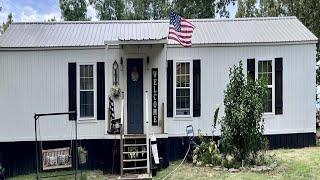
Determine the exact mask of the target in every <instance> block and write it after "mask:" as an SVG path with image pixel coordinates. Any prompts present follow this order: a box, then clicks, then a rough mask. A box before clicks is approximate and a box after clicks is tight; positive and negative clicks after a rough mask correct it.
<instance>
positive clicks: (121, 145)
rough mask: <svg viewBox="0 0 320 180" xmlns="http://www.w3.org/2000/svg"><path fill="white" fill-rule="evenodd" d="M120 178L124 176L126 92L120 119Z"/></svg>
mask: <svg viewBox="0 0 320 180" xmlns="http://www.w3.org/2000/svg"><path fill="white" fill-rule="evenodd" d="M120 118H121V119H120V124H119V128H120V176H121V177H122V176H123V136H124V133H123V131H124V130H123V122H124V120H123V118H124V92H122V99H121V117H120Z"/></svg>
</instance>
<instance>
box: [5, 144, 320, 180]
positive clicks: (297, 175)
mask: <svg viewBox="0 0 320 180" xmlns="http://www.w3.org/2000/svg"><path fill="white" fill-rule="evenodd" d="M269 153H272V154H275V155H276V158H277V162H278V166H277V167H276V168H275V169H274V170H273V171H270V172H262V173H255V172H239V173H229V172H224V171H214V170H212V168H210V167H195V166H193V165H192V164H189V163H184V164H183V165H182V166H181V167H180V168H179V169H178V170H177V171H176V172H175V173H174V174H172V175H171V176H170V177H169V178H168V179H171V180H175V179H182V180H189V179H190V180H193V179H231V180H232V179H237V180H238V179H245V180H250V179H254V180H256V179H263V180H264V179H280V180H281V179H283V180H287V179H288V180H290V179H294V180H302V179H306V180H307V179H308V180H309V179H320V146H317V147H310V148H302V149H280V150H272V151H269ZM179 163H180V161H176V162H173V163H171V164H170V166H169V167H168V168H167V169H164V170H162V171H160V172H158V174H157V176H156V177H154V179H156V180H160V179H162V178H163V177H165V176H166V175H167V174H168V173H169V172H171V171H172V170H173V169H175V168H176V167H177V165H178V164H179ZM65 173H70V171H59V172H57V173H44V174H42V175H43V176H45V175H52V174H54V175H59V174H60V175H61V174H65ZM113 177H116V176H113ZM10 179H12V180H22V179H23V180H29V179H30V180H31V179H32V180H33V179H35V174H29V175H23V176H17V177H13V178H10ZM47 179H54V180H56V179H57V180H60V179H67V180H68V179H74V176H62V177H55V178H47ZM82 179H98V180H100V179H110V176H107V175H103V173H102V171H86V172H84V173H83V178H82Z"/></svg>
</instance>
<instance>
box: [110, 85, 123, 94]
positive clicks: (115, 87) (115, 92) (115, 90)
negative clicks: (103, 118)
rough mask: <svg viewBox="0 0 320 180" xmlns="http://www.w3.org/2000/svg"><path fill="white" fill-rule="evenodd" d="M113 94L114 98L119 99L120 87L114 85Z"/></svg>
mask: <svg viewBox="0 0 320 180" xmlns="http://www.w3.org/2000/svg"><path fill="white" fill-rule="evenodd" d="M111 94H112V96H113V97H119V96H120V94H121V89H120V87H119V85H114V86H112V88H111Z"/></svg>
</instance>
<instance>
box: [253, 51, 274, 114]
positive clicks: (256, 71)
mask: <svg viewBox="0 0 320 180" xmlns="http://www.w3.org/2000/svg"><path fill="white" fill-rule="evenodd" d="M260 61H271V65H272V85H268V89H269V88H271V92H272V111H271V112H263V115H275V63H274V58H270V57H268V58H261V57H260V58H256V61H255V79H256V80H258V78H259V77H258V76H259V62H260Z"/></svg>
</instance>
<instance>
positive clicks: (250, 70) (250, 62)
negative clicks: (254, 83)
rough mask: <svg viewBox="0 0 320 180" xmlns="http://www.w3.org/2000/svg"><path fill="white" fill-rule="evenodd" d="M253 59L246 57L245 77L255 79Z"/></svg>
mask: <svg viewBox="0 0 320 180" xmlns="http://www.w3.org/2000/svg"><path fill="white" fill-rule="evenodd" d="M255 68H256V67H255V59H247V77H248V78H249V77H250V78H251V79H253V80H255Z"/></svg>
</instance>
